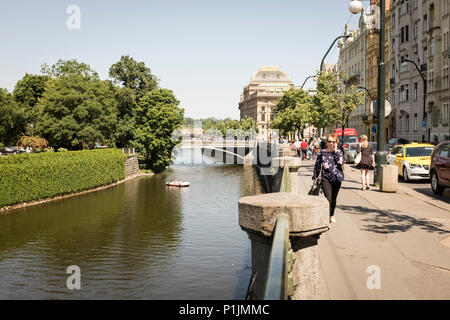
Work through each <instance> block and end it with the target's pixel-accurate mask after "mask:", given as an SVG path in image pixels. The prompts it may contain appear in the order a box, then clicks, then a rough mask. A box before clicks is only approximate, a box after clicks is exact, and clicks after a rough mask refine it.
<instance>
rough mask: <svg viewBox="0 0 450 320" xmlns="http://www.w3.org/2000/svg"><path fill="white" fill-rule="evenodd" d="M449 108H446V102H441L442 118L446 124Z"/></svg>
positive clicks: (449, 116)
mask: <svg viewBox="0 0 450 320" xmlns="http://www.w3.org/2000/svg"><path fill="white" fill-rule="evenodd" d="M449 112H450V110H449V108H448V102H447V103H444V104H442V120H443V121H444V123H446V124H448V120H449V118H450V113H449Z"/></svg>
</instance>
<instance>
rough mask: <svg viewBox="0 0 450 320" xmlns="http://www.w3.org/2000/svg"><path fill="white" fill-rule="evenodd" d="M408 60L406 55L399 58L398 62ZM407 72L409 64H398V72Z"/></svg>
mask: <svg viewBox="0 0 450 320" xmlns="http://www.w3.org/2000/svg"><path fill="white" fill-rule="evenodd" d="M405 58H406V59H408V56H407V55H406V56H402V57H401V58H400V62H401V61H404V59H405ZM408 70H409V63H400V72H405V71H408Z"/></svg>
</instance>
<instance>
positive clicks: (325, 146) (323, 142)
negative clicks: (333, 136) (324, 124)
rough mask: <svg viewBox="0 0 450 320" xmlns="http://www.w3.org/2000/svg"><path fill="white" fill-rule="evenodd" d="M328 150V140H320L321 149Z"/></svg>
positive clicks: (323, 138)
mask: <svg viewBox="0 0 450 320" xmlns="http://www.w3.org/2000/svg"><path fill="white" fill-rule="evenodd" d="M326 148H327V139H326V138H325V137H322V139H321V140H320V149H321V150H323V149H326Z"/></svg>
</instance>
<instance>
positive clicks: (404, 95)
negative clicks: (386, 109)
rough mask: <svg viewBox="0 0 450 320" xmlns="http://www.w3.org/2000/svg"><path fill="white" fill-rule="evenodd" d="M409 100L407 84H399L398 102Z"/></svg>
mask: <svg viewBox="0 0 450 320" xmlns="http://www.w3.org/2000/svg"><path fill="white" fill-rule="evenodd" d="M408 100H409V89H408V85H407V84H405V85H402V86H400V102H403V101H408Z"/></svg>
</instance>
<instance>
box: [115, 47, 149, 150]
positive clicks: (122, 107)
mask: <svg viewBox="0 0 450 320" xmlns="http://www.w3.org/2000/svg"><path fill="white" fill-rule="evenodd" d="M109 76H110V77H111V78H112V79H113V81H114V83H116V84H118V85H119V87H117V88H116V99H117V101H118V109H119V114H118V124H117V130H116V133H115V139H116V142H117V146H118V147H128V146H130V145H132V144H133V140H134V136H135V132H134V128H135V123H134V120H133V112H134V109H135V108H136V106H137V104H138V103H139V100H140V99H141V98H142V97H143V96H144V95H145V94H146V93H147V92H150V91H152V90H154V89H156V88H157V87H158V79H157V78H156V77H155V76H154V75H152V73H151V70H150V69H149V68H147V67H146V66H145V63H144V62H137V61H136V60H134V59H133V58H132V57H130V56H128V55H127V56H122V57H121V58H120V60H119V61H118V62H117V63H115V64H113V65H112V66H111V67H110V68H109Z"/></svg>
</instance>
